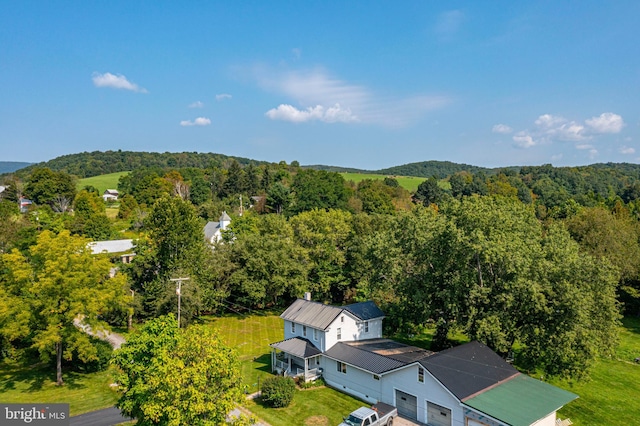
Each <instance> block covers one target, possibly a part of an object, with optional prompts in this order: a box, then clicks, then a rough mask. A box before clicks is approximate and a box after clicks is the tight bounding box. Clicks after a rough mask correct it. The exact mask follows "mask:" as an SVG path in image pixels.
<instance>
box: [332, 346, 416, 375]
mask: <svg viewBox="0 0 640 426" xmlns="http://www.w3.org/2000/svg"><path fill="white" fill-rule="evenodd" d="M324 355H325V356H326V357H328V358H331V359H334V360H336V361H340V362H344V363H345V364H349V365H353V366H354V367H358V368H360V369H362V370H366V371H370V372H371V373H374V374H382V373H386V372H387V371H391V370H395V369H396V368H399V367H404V366H405V365H407V364H409V363H407V362H402V361H398V360H396V359H393V358H390V357H388V356H384V355H379V354H377V353H375V352H370V351H368V350H365V349H362V348H360V347H358V346H355V345H350V344H348V343H336V344H335V345H333V346H332V347H331V348H330V349H329V350H328V351H326V352H325V353H324Z"/></svg>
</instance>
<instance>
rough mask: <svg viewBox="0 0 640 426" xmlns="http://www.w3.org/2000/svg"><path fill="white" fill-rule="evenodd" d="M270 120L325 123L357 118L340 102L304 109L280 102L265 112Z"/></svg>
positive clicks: (343, 121) (342, 121) (345, 121)
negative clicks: (330, 105) (280, 103)
mask: <svg viewBox="0 0 640 426" xmlns="http://www.w3.org/2000/svg"><path fill="white" fill-rule="evenodd" d="M265 115H266V116H267V117H269V118H270V119H272V120H283V121H291V122H294V123H304V122H306V121H314V120H317V121H323V122H325V123H338V122H339V123H351V122H355V121H358V118H357V117H356V116H355V115H353V114H352V113H351V110H350V109H343V108H342V107H341V106H340V104H335V106H333V107H330V108H325V107H323V106H322V105H316V106H315V107H310V108H307V109H305V110H299V109H297V108H296V107H294V106H291V105H286V104H282V105H279V106H278V108H273V109H270V110H269V111H267V112H266V113H265Z"/></svg>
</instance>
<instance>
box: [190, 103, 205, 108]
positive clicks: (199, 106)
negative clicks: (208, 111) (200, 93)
mask: <svg viewBox="0 0 640 426" xmlns="http://www.w3.org/2000/svg"><path fill="white" fill-rule="evenodd" d="M189 108H204V103H202V102H200V101H195V102H194V103H192V104H189Z"/></svg>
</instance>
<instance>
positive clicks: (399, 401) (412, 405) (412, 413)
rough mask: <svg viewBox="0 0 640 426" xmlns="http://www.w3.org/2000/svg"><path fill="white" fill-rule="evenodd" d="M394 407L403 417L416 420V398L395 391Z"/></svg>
mask: <svg viewBox="0 0 640 426" xmlns="http://www.w3.org/2000/svg"><path fill="white" fill-rule="evenodd" d="M396 407H397V408H398V414H400V415H401V416H403V417H406V418H409V419H413V420H418V398H416V397H415V396H413V395H410V394H408V393H405V392H402V391H400V390H398V389H396Z"/></svg>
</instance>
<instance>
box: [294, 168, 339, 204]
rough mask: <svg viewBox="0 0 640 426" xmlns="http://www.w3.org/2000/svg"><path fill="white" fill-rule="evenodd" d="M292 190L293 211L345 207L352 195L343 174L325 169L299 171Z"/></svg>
mask: <svg viewBox="0 0 640 426" xmlns="http://www.w3.org/2000/svg"><path fill="white" fill-rule="evenodd" d="M291 190H292V191H293V193H294V194H295V198H294V200H295V202H294V204H293V206H292V212H293V213H300V212H304V211H308V210H313V209H322V210H328V209H344V208H346V206H347V201H348V200H349V195H350V194H349V190H348V189H347V187H346V186H345V182H344V178H343V177H342V175H341V174H339V173H335V172H327V171H325V170H313V169H306V170H301V171H299V172H298V173H297V174H296V175H295V177H294V178H293V183H292V184H291Z"/></svg>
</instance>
